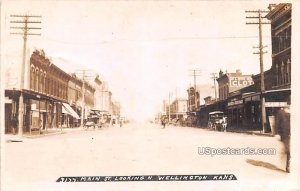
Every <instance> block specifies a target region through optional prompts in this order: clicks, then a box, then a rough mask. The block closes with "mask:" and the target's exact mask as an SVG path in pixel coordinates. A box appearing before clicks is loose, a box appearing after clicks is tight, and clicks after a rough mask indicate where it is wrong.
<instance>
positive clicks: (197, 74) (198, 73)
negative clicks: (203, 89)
mask: <svg viewBox="0 0 300 191" xmlns="http://www.w3.org/2000/svg"><path fill="white" fill-rule="evenodd" d="M190 72H191V74H190V76H193V77H194V100H195V110H197V106H198V105H197V76H201V70H197V69H194V70H190ZM199 101H200V90H199Z"/></svg>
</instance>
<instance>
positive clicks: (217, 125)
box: [208, 111, 227, 131]
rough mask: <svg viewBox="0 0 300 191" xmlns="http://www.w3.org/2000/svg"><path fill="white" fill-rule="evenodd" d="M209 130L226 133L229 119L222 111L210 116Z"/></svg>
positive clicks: (214, 112) (212, 113)
mask: <svg viewBox="0 0 300 191" xmlns="http://www.w3.org/2000/svg"><path fill="white" fill-rule="evenodd" d="M208 128H209V129H213V130H217V131H226V128H227V117H226V116H225V114H224V112H222V111H213V112H210V113H209V114H208Z"/></svg>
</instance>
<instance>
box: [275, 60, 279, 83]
mask: <svg viewBox="0 0 300 191" xmlns="http://www.w3.org/2000/svg"><path fill="white" fill-rule="evenodd" d="M276 85H277V86H278V85H279V67H278V63H277V64H276Z"/></svg>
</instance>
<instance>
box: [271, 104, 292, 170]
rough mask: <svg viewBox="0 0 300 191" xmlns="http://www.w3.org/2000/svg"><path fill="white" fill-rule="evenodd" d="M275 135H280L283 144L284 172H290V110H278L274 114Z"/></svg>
mask: <svg viewBox="0 0 300 191" xmlns="http://www.w3.org/2000/svg"><path fill="white" fill-rule="evenodd" d="M275 128H276V134H279V135H280V139H281V141H282V142H283V144H284V151H285V153H286V156H287V157H286V172H288V173H289V172H290V158H291V154H290V137H291V127H290V108H289V107H286V108H280V110H278V111H277V114H276V123H275Z"/></svg>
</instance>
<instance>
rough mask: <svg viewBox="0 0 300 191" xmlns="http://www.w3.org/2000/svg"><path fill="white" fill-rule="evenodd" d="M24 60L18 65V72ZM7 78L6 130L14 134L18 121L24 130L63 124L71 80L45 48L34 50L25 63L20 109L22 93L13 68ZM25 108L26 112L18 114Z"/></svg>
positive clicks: (8, 71)
mask: <svg viewBox="0 0 300 191" xmlns="http://www.w3.org/2000/svg"><path fill="white" fill-rule="evenodd" d="M20 68H21V63H20V64H18V65H16V66H15V70H16V71H18V70H20ZM6 74H7V75H8V76H11V77H12V78H8V81H7V84H6V87H5V97H6V100H7V104H5V132H6V133H11V132H12V128H13V127H14V128H15V129H16V128H17V126H18V123H19V122H22V121H23V124H22V125H21V126H22V130H23V132H25V133H27V132H29V133H31V131H32V130H35V129H38V130H47V128H53V127H61V124H62V107H63V103H66V104H67V103H68V81H69V80H70V76H69V75H68V74H67V73H65V72H64V71H62V70H61V69H59V68H58V67H57V66H56V65H54V64H53V63H52V62H51V60H50V58H47V57H46V55H45V52H44V51H43V50H35V51H33V53H32V54H31V55H30V59H29V60H28V61H27V62H26V63H25V70H24V79H19V80H17V81H18V82H20V81H21V80H24V87H23V88H22V90H21V91H22V93H23V102H24V108H20V106H21V105H20V104H19V98H20V95H21V91H20V85H19V83H11V80H15V79H14V77H18V76H16V74H15V73H14V70H7V71H6ZM20 110H23V111H24V115H23V116H22V115H19V111H20Z"/></svg>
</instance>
